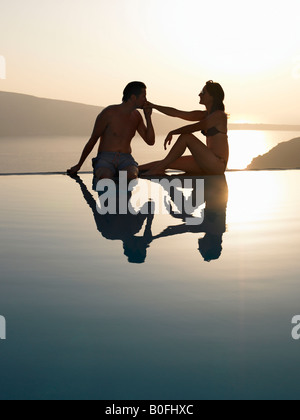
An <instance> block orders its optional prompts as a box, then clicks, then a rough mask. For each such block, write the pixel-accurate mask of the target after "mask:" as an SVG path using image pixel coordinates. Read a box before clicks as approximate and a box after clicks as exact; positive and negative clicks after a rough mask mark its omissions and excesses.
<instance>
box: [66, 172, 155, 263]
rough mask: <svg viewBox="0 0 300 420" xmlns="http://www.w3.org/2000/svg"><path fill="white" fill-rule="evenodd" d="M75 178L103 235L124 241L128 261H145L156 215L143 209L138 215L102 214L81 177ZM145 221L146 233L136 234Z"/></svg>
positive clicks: (129, 194)
mask: <svg viewBox="0 0 300 420" xmlns="http://www.w3.org/2000/svg"><path fill="white" fill-rule="evenodd" d="M74 179H75V180H76V182H77V183H78V184H79V186H80V188H81V191H82V194H83V197H84V199H85V200H86V202H87V204H88V206H89V207H90V208H91V210H92V212H93V216H94V219H95V222H96V225H97V229H98V231H99V232H100V233H101V234H102V236H103V237H104V238H106V239H110V240H121V241H122V242H123V248H124V255H126V257H127V258H128V262H130V263H134V264H142V263H144V262H145V260H146V257H147V248H149V245H150V243H151V242H152V233H151V226H152V222H153V218H154V216H153V215H152V214H151V212H149V215H145V214H142V210H141V213H139V214H137V215H133V214H131V213H128V214H106V215H100V214H99V213H98V211H97V203H96V201H95V199H94V197H93V195H92V194H91V193H90V192H89V191H88V189H87V187H86V185H85V184H84V182H83V181H82V180H81V178H80V177H76V178H74ZM99 194H100V193H99ZM118 196H119V195H118V194H117V197H118ZM130 198H131V193H130V192H128V201H129V200H130ZM148 205H151V203H145V207H147V206H148ZM145 221H147V223H146V227H145V231H144V235H143V236H136V235H137V234H138V233H139V232H140V230H141V229H142V227H143V225H144V223H145Z"/></svg>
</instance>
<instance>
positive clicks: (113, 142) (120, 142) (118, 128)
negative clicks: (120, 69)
mask: <svg viewBox="0 0 300 420" xmlns="http://www.w3.org/2000/svg"><path fill="white" fill-rule="evenodd" d="M199 97H200V104H201V105H203V106H204V107H205V108H206V110H205V111H199V110H197V111H191V112H185V111H180V110H178V109H175V108H170V107H165V106H160V105H155V104H153V103H151V102H148V101H147V88H146V85H145V84H144V83H142V82H131V83H129V84H128V85H127V86H126V88H125V90H124V92H123V100H122V104H120V105H112V106H109V107H107V108H105V109H104V110H103V111H102V112H101V113H100V114H99V116H98V117H97V120H96V123H95V126H94V130H93V133H92V136H91V138H90V140H89V141H88V143H87V144H86V146H85V147H84V149H83V152H82V155H81V157H80V160H79V162H78V163H77V164H76V165H75V166H73V167H72V168H71V169H68V170H67V173H68V174H69V175H71V176H75V175H77V173H78V172H79V171H80V170H81V167H82V165H83V164H84V162H85V160H86V159H87V157H88V156H89V155H90V153H91V152H92V150H93V149H94V147H95V146H96V144H97V142H98V141H99V139H100V142H99V148H98V154H97V156H96V157H95V158H94V159H93V160H92V162H93V168H94V175H95V176H96V178H97V179H98V180H101V179H107V178H108V179H113V178H115V176H116V175H117V173H118V172H119V171H127V177H128V179H129V180H132V179H136V178H138V176H139V175H140V174H141V173H142V174H143V175H145V176H153V175H164V174H165V172H166V170H167V169H176V170H179V171H182V172H185V173H186V174H189V175H199V176H206V175H223V174H224V173H225V171H226V168H227V163H228V158H229V145H228V136H227V120H228V117H227V114H226V113H225V106H224V99H225V93H224V90H223V88H222V87H221V85H220V84H219V83H214V82H213V81H211V80H210V81H208V82H207V83H206V85H205V86H204V88H203V89H202V91H201V92H200V94H199ZM139 109H140V110H143V111H144V116H145V121H146V124H145V122H144V120H143V118H142V115H141V114H140V112H139V111H138V110H139ZM153 109H156V110H157V111H159V112H161V113H163V114H165V115H167V116H170V117H174V118H181V119H183V120H186V121H190V122H193V124H189V125H187V126H184V127H181V128H179V129H176V130H173V131H171V132H170V133H169V134H168V135H167V137H166V140H165V144H164V145H165V149H167V146H168V145H171V143H172V140H173V137H174V136H179V138H178V140H177V141H176V143H175V145H174V146H173V147H172V149H171V151H170V152H169V154H168V155H167V157H166V158H165V159H163V160H161V161H157V162H151V163H147V164H145V165H142V166H139V165H138V163H137V162H136V161H135V160H134V158H133V156H132V149H131V142H132V139H133V138H134V136H135V135H136V133H139V135H140V136H141V137H142V139H143V140H144V141H145V143H146V144H147V145H148V146H153V145H154V144H155V132H154V127H153V124H152V112H153ZM198 131H201V132H202V134H203V135H204V136H205V138H206V145H205V144H204V143H203V142H202V141H200V140H199V139H198V138H197V137H196V136H195V135H194V133H195V132H198ZM187 149H188V150H189V151H190V152H191V155H190V156H183V155H184V153H185V151H186V150H187Z"/></svg>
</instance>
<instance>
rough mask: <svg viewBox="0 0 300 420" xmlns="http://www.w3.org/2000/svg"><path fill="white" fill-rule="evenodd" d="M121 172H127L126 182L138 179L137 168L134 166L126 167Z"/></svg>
mask: <svg viewBox="0 0 300 420" xmlns="http://www.w3.org/2000/svg"><path fill="white" fill-rule="evenodd" d="M123 170H124V171H127V179H128V181H132V180H134V179H137V178H138V177H139V168H138V167H137V166H135V165H131V166H127V168H124V169H123Z"/></svg>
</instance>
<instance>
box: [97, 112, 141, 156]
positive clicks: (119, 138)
mask: <svg viewBox="0 0 300 420" xmlns="http://www.w3.org/2000/svg"><path fill="white" fill-rule="evenodd" d="M103 117H104V118H106V120H107V125H106V128H105V131H104V133H103V135H102V136H101V139H100V145H99V151H98V153H100V152H119V153H131V152H132V150H131V141H132V139H133V137H134V136H135V134H136V132H137V129H138V127H139V124H140V123H141V120H142V117H141V114H140V113H139V112H138V111H137V110H134V111H132V112H126V111H124V107H122V105H113V106H110V107H108V108H106V109H105V110H104V111H103Z"/></svg>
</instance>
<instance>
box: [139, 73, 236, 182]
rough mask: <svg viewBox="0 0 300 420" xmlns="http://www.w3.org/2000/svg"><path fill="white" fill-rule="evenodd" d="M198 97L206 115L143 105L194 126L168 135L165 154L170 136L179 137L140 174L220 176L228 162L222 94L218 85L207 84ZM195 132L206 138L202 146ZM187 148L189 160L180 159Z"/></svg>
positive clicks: (185, 158) (171, 137) (142, 167)
mask: <svg viewBox="0 0 300 420" xmlns="http://www.w3.org/2000/svg"><path fill="white" fill-rule="evenodd" d="M199 96H200V104H201V105H204V106H205V107H206V111H192V112H184V111H179V110H177V109H174V108H168V107H164V106H159V105H154V104H151V103H147V105H146V106H149V107H151V108H154V109H156V110H158V111H159V112H162V113H163V114H166V115H168V116H170V117H177V118H181V119H183V120H187V121H198V122H197V123H196V124H192V125H188V126H185V127H182V128H179V129H178V130H174V131H171V132H170V133H169V134H168V136H167V138H166V140H165V150H166V149H167V145H168V144H169V145H170V144H171V142H172V139H173V136H175V135H177V134H180V137H179V139H178V140H177V142H176V144H175V145H174V147H173V148H172V149H171V151H170V153H169V154H168V156H167V157H166V158H165V159H164V160H162V161H158V162H152V163H149V164H147V165H143V166H141V167H140V170H141V171H147V172H146V173H145V175H147V176H149V175H163V174H164V173H165V171H166V169H176V170H179V171H183V172H186V173H188V174H190V175H223V174H224V172H225V171H226V168H227V163H228V158H229V146H228V136H227V118H228V117H227V114H226V113H225V106H224V103H223V102H224V98H225V94H224V91H223V89H222V87H221V85H219V83H214V82H213V81H211V80H210V81H209V82H207V83H206V85H205V87H204V89H203V90H202V92H201V93H200V95H199ZM197 131H202V134H203V135H204V136H206V144H207V145H206V146H205V144H203V143H202V142H201V141H200V140H199V139H198V138H197V137H195V136H194V135H193V133H195V132H197ZM187 148H188V149H189V150H190V152H191V153H192V156H183V154H184V152H185V151H186V149H187Z"/></svg>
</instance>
